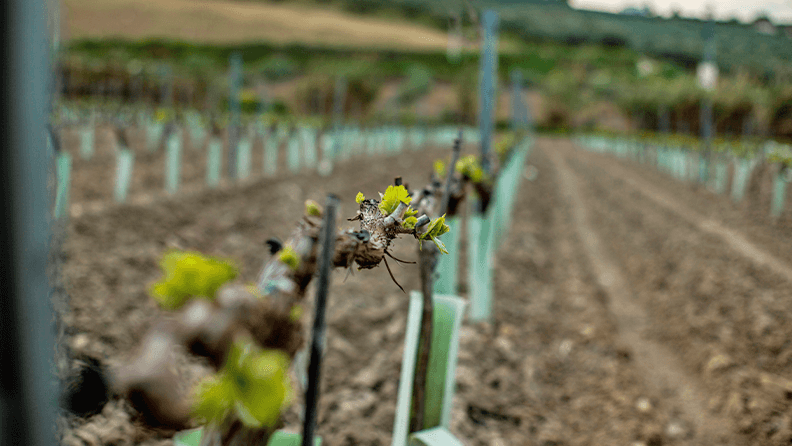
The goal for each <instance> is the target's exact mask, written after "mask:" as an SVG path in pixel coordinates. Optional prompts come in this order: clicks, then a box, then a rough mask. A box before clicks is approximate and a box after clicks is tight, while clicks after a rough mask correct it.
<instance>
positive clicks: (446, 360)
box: [391, 291, 466, 446]
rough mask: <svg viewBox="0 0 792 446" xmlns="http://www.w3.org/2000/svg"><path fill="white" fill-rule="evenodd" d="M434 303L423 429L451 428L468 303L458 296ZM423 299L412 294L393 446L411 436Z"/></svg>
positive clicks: (402, 444) (399, 445)
mask: <svg viewBox="0 0 792 446" xmlns="http://www.w3.org/2000/svg"><path fill="white" fill-rule="evenodd" d="M433 300H434V319H433V322H434V325H433V328H432V344H431V353H430V354H429V366H428V369H427V381H426V406H425V418H424V429H433V428H436V427H444V428H448V426H449V423H450V422H451V405H452V402H453V399H454V387H455V385H456V379H455V377H456V363H457V352H458V350H459V328H460V326H461V325H462V319H463V318H464V314H465V305H466V303H465V301H464V300H463V299H462V298H460V297H458V296H451V295H443V294H438V295H435V296H434V297H433ZM422 311H423V295H422V294H421V292H420V291H412V292H411V293H410V308H409V310H408V315H407V328H406V333H405V340H404V356H403V358H402V367H401V375H400V377H399V391H398V396H397V400H396V417H395V420H394V423H393V440H392V443H391V444H392V446H405V445H406V444H407V439H408V436H409V425H410V411H411V406H412V404H411V402H412V383H413V376H414V375H415V362H416V355H417V353H418V338H419V335H420V330H421V313H422Z"/></svg>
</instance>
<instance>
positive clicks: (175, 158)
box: [165, 131, 182, 194]
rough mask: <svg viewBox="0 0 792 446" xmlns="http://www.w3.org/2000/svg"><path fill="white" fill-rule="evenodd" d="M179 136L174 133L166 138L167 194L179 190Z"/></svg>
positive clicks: (180, 145) (178, 133) (180, 146)
mask: <svg viewBox="0 0 792 446" xmlns="http://www.w3.org/2000/svg"><path fill="white" fill-rule="evenodd" d="M181 149H182V144H181V134H180V132H179V131H176V132H174V133H173V134H171V135H170V138H168V143H167V153H166V162H165V190H167V191H168V193H169V194H173V193H176V191H177V190H179V176H180V173H181Z"/></svg>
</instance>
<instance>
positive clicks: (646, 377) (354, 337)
mask: <svg viewBox="0 0 792 446" xmlns="http://www.w3.org/2000/svg"><path fill="white" fill-rule="evenodd" d="M467 150H472V147H468V148H467ZM444 156H447V148H443V150H428V151H425V152H418V153H414V154H410V155H401V156H398V157H384V156H380V157H372V158H364V159H357V160H351V161H349V162H347V163H345V164H343V165H339V166H337V169H336V171H335V172H334V173H333V175H332V176H330V177H328V178H320V177H318V176H317V175H315V174H314V173H308V172H306V173H302V174H298V175H291V174H286V173H282V174H280V175H279V176H278V177H277V178H268V179H267V178H259V179H256V180H254V181H252V182H250V183H248V184H245V185H242V186H227V187H224V188H221V189H219V190H215V191H206V190H204V191H202V192H200V193H198V192H196V193H193V194H179V195H177V196H174V197H170V198H168V197H164V198H159V199H156V200H152V201H151V202H149V203H148V204H146V205H124V206H109V207H107V208H106V209H104V210H102V211H101V212H96V213H93V214H90V215H88V214H85V215H82V216H73V217H72V218H71V220H70V221H69V222H68V224H67V227H66V228H65V229H64V230H65V233H66V238H65V240H64V242H63V246H62V250H60V251H58V253H59V255H58V256H55V258H57V259H60V262H62V263H61V265H62V271H63V287H62V289H61V291H62V292H61V294H59V297H60V299H61V301H62V302H63V301H65V302H68V305H67V306H65V308H64V309H63V313H62V321H63V327H64V334H63V337H62V342H63V343H65V344H67V345H69V346H71V348H72V349H73V350H74V351H86V352H89V353H92V354H95V355H99V356H102V357H104V358H107V361H108V362H109V363H113V362H114V361H120V360H122V359H123V358H124V357H125V355H128V354H130V353H131V352H132V351H133V349H134V347H135V345H136V342H137V341H138V340H139V339H140V337H141V336H142V334H143V333H144V332H145V330H146V328H147V327H149V326H150V325H151V324H152V323H153V322H154V321H155V320H156V318H157V317H158V315H159V310H158V309H157V308H156V305H155V304H154V303H153V301H152V299H151V298H150V297H149V296H148V295H147V287H148V286H149V284H150V283H152V282H154V281H156V280H157V278H158V277H159V271H158V266H157V259H158V257H159V256H160V255H161V253H162V252H163V251H164V250H165V249H166V248H167V247H168V246H179V247H182V248H186V249H197V250H200V251H203V252H205V253H209V254H214V255H220V256H227V257H231V258H233V259H235V260H236V261H237V262H238V263H239V264H240V265H241V266H242V276H243V277H244V279H245V280H246V281H251V280H253V279H254V278H255V276H256V273H257V270H258V268H259V267H260V266H261V265H262V263H263V262H264V261H265V260H266V259H267V257H268V255H267V253H266V251H267V249H266V245H265V244H264V240H266V239H267V238H268V237H271V236H278V237H281V238H285V237H286V236H287V235H288V233H289V231H290V228H291V227H292V226H293V224H294V222H295V221H296V220H297V219H298V218H299V216H300V214H301V213H302V210H303V205H302V202H303V201H304V200H305V199H307V198H311V199H314V200H317V201H319V202H322V201H323V197H324V196H325V194H327V193H328V192H333V193H335V194H337V195H338V196H340V197H341V198H342V203H343V204H342V211H341V216H344V215H346V216H352V215H353V214H354V208H355V204H354V202H353V197H354V196H355V194H356V193H357V192H358V191H362V192H363V193H364V194H366V195H367V196H374V195H375V194H376V192H377V191H382V190H383V189H384V188H385V187H386V186H387V184H389V183H390V182H391V181H392V180H393V177H395V176H399V175H400V176H403V177H404V178H405V181H406V182H407V183H408V184H412V185H420V184H421V183H422V182H423V181H425V180H426V177H427V173H428V171H429V169H430V168H431V162H432V161H433V160H434V159H436V158H440V157H444ZM528 164H530V165H532V166H533V167H535V168H536V169H537V171H538V176H537V177H536V178H535V179H534V180H533V181H529V180H527V179H526V180H523V183H522V187H521V190H520V193H519V194H518V197H517V201H516V208H515V212H514V222H513V226H512V229H511V232H510V233H509V234H508V236H507V237H506V238H505V239H504V243H503V246H501V247H500V250H499V251H498V254H497V258H496V269H495V284H494V296H495V297H494V299H495V300H494V314H493V321H494V322H493V323H491V324H470V323H466V324H465V325H464V326H463V328H462V333H461V345H460V352H459V366H458V370H457V392H456V397H455V400H454V406H453V414H452V421H451V431H452V432H453V433H454V434H455V435H457V436H458V437H459V438H461V439H462V440H463V442H464V443H465V444H469V445H476V446H478V445H553V444H554V445H602V444H619V445H635V446H638V445H645V446H649V445H652V446H656V445H721V444H734V445H742V444H751V445H767V444H789V442H790V439H792V408H791V407H790V402H791V401H792V380H790V379H789V378H790V376H792V375H790V372H791V371H792V369H791V368H790V367H791V366H792V345H791V344H790V342H789V340H790V339H792V332H790V331H791V330H792V328H790V327H792V324H789V323H788V319H789V318H790V314H792V308H791V307H790V306H792V304H791V303H790V302H792V299H790V293H791V292H790V287H789V283H788V280H789V279H788V278H786V277H785V276H784V275H782V274H779V273H778V272H777V271H775V270H773V269H772V268H771V267H769V266H767V265H766V264H763V263H761V262H757V261H756V259H755V258H752V257H751V256H750V255H746V253H745V252H741V251H740V250H739V249H737V248H735V247H734V246H733V244H730V243H728V242H727V241H725V240H724V238H723V234H718V233H713V232H712V231H708V230H706V228H707V227H708V226H706V225H702V224H698V223H697V221H698V220H696V218H697V217H696V215H699V214H702V215H704V216H705V217H704V218H705V219H706V220H708V221H714V222H717V223H718V224H719V225H721V227H723V228H727V229H728V230H730V231H733V233H734V234H738V235H740V237H743V238H744V239H745V240H746V241H747V243H749V245H750V246H751V247H753V248H754V249H756V250H759V252H762V253H765V254H767V255H773V256H774V258H776V259H777V260H778V261H779V262H781V264H786V263H787V262H788V260H789V255H784V254H783V253H782V252H781V251H784V249H783V247H784V246H788V244H789V243H790V241H789V238H788V236H787V235H786V234H785V233H784V232H783V231H782V230H781V229H779V228H778V227H776V226H773V225H771V224H766V223H765V222H762V221H759V222H755V221H752V220H750V218H748V217H746V216H745V215H746V214H745V211H744V209H741V208H740V207H739V206H735V205H733V204H731V203H730V202H729V201H728V199H726V201H724V200H723V199H722V198H721V197H717V196H714V195H712V194H711V193H710V192H708V191H706V190H700V189H696V188H693V187H691V186H690V185H687V184H682V183H679V182H676V181H674V180H672V179H670V178H668V177H666V176H664V175H662V174H657V173H656V172H653V171H652V170H651V169H649V168H647V167H644V166H640V165H636V164H633V163H630V162H626V161H618V160H615V159H614V158H610V157H606V156H603V155H597V154H591V153H588V152H584V151H582V150H576V149H575V148H574V146H573V145H572V144H571V143H570V142H569V141H567V140H563V139H550V138H541V139H539V140H538V142H537V144H536V146H535V147H534V149H533V152H532V153H531V155H530V156H529V158H528ZM152 166H154V164H152ZM156 169H159V167H151V170H156ZM196 177H200V174H197V176H196ZM80 184H82V185H84V187H86V188H89V187H91V186H90V185H88V183H87V182H80V181H77V182H76V183H75V187H78V185H80ZM646 191H655V192H656V193H657V194H662V196H663V197H664V198H665V199H666V200H667V202H668V203H671V204H670V206H664V205H662V204H659V203H658V201H657V200H655V199H653V198H652V195H651V194H647V193H646ZM81 193H82V194H85V192H78V193H77V195H79V194H81ZM679 209H682V210H683V213H685V215H687V216H684V215H681V214H680V212H678V210H679ZM691 209H695V213H693V211H691ZM342 226H345V225H342ZM464 238H465V236H464V233H463V239H464ZM778 246H781V248H779V247H778ZM787 252H788V251H787ZM461 254H462V256H463V257H464V254H465V253H464V252H463V253H461ZM396 255H397V257H400V258H407V259H410V258H414V257H416V255H415V243H414V242H412V241H410V240H407V239H404V240H402V241H400V242H399V244H398V247H397V250H396ZM460 264H461V265H463V266H464V265H465V264H466V263H465V262H464V258H463V259H462V262H461V263H460ZM463 269H464V268H463ZM344 273H345V272H341V271H339V272H337V273H336V274H335V276H334V278H333V285H332V291H331V297H330V309H329V314H328V323H329V330H328V350H327V354H326V356H325V363H324V369H323V382H322V386H321V392H322V393H321V400H320V416H319V426H318V433H319V434H320V435H321V436H322V437H323V439H324V441H325V443H324V444H328V445H333V446H335V445H387V444H390V432H391V429H392V427H393V417H394V410H395V404H396V388H397V383H398V377H399V366H400V362H401V356H402V348H403V339H404V328H405V320H406V314H407V305H408V299H407V296H406V295H404V294H402V293H401V291H400V290H399V289H398V288H397V287H396V285H394V284H393V283H392V282H391V279H390V277H389V276H388V273H387V271H386V270H385V269H384V268H378V269H375V270H372V271H366V272H358V273H356V274H354V275H351V276H350V277H348V278H346V277H345V274H344ZM394 274H395V275H396V277H397V279H398V280H399V282H400V283H401V284H402V285H403V286H405V288H406V289H408V290H409V289H416V288H417V287H418V286H419V284H418V271H417V267H415V266H414V265H403V266H399V267H395V269H394ZM460 277H462V280H461V282H462V283H460V294H461V295H462V296H464V297H467V292H466V290H467V284H466V280H465V279H464V277H465V275H464V274H462V275H461V276H460ZM309 295H311V296H312V293H309ZM66 296H68V298H67V297H66ZM61 307H64V305H61ZM177 366H178V367H179V368H180V370H182V372H183V373H184V376H185V382H188V383H189V382H191V380H193V379H195V377H196V376H199V375H200V374H201V373H202V372H204V371H205V368H204V367H205V366H204V365H202V364H201V363H199V362H196V361H194V360H190V359H189V358H187V357H184V358H182V362H180V363H179V364H177ZM298 407H299V403H298V404H297V405H295V407H294V408H292V409H291V410H290V411H289V413H287V415H286V417H285V421H286V427H287V428H289V429H294V430H297V429H299V415H298ZM61 424H62V427H63V432H64V444H68V445H80V444H90V445H109V444H115V445H126V444H146V445H167V444H170V439H169V438H170V435H172V433H169V432H154V431H149V430H146V429H144V428H142V427H141V426H140V425H138V424H136V423H135V422H134V418H133V414H132V412H131V409H130V408H129V407H128V405H127V404H126V403H124V402H123V401H121V400H118V399H115V400H113V401H111V402H110V403H109V404H108V405H107V406H106V407H105V409H104V411H103V412H102V413H100V414H98V415H95V416H93V417H91V418H88V419H78V418H74V417H69V416H66V415H64V417H63V419H62V423H61Z"/></svg>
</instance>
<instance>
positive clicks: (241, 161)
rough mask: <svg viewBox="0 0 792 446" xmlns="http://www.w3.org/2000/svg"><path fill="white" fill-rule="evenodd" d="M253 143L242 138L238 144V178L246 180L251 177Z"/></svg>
mask: <svg viewBox="0 0 792 446" xmlns="http://www.w3.org/2000/svg"><path fill="white" fill-rule="evenodd" d="M251 148H252V145H251V142H250V138H247V137H242V138H240V139H239V143H238V144H237V159H236V172H237V178H238V179H240V180H244V179H245V178H247V177H249V176H250V163H251V156H252V153H251Z"/></svg>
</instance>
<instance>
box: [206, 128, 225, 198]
mask: <svg viewBox="0 0 792 446" xmlns="http://www.w3.org/2000/svg"><path fill="white" fill-rule="evenodd" d="M222 164H223V143H222V142H221V141H220V140H219V139H218V138H212V139H211V140H210V141H209V144H208V145H207V148H206V184H207V186H209V187H211V188H212V189H214V188H216V187H217V186H218V185H219V184H220V168H221V167H222Z"/></svg>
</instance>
